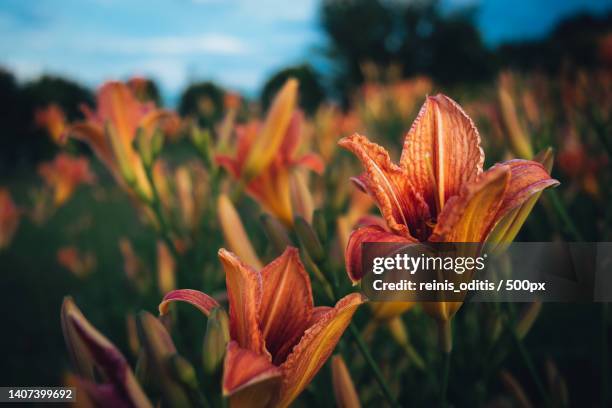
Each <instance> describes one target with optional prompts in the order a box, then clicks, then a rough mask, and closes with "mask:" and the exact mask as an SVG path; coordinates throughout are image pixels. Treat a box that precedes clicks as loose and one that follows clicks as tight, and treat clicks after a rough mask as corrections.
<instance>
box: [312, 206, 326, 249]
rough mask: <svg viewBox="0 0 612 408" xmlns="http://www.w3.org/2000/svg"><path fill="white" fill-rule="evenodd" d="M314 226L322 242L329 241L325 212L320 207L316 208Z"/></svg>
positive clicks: (313, 216) (313, 217)
mask: <svg viewBox="0 0 612 408" xmlns="http://www.w3.org/2000/svg"><path fill="white" fill-rule="evenodd" d="M312 227H313V228H314V230H315V232H316V233H317V236H318V237H319V239H320V240H321V242H325V241H327V221H326V220H325V213H324V212H323V210H322V209H320V208H318V209H316V210H315V211H314V213H313V215H312Z"/></svg>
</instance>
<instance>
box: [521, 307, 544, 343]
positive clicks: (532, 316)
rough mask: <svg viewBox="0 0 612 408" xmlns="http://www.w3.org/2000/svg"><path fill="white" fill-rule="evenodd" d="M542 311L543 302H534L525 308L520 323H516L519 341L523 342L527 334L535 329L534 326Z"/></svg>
mask: <svg viewBox="0 0 612 408" xmlns="http://www.w3.org/2000/svg"><path fill="white" fill-rule="evenodd" d="M541 310H542V302H541V301H537V302H532V303H530V304H528V305H527V306H525V309H523V312H522V313H521V317H520V318H519V321H518V322H517V323H516V335H517V336H518V338H519V339H521V340H522V339H523V338H525V336H526V335H527V333H529V330H530V329H531V327H533V324H534V323H535V321H536V320H537V318H538V316H539V315H540V311H541Z"/></svg>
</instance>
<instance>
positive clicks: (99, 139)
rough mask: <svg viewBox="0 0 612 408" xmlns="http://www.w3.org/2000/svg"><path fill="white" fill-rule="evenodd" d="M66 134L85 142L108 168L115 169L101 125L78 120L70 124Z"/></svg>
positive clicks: (111, 152)
mask: <svg viewBox="0 0 612 408" xmlns="http://www.w3.org/2000/svg"><path fill="white" fill-rule="evenodd" d="M66 134H67V135H70V136H72V137H74V138H75V139H77V140H80V141H82V142H85V143H87V144H88V145H89V147H91V149H92V150H93V151H94V154H95V155H96V156H97V157H98V159H100V161H102V162H103V163H104V164H105V165H106V166H107V167H108V168H109V169H115V164H114V160H113V157H114V156H113V151H112V150H111V147H110V145H109V144H108V143H107V139H106V136H105V135H104V129H103V128H102V127H101V126H98V125H94V124H92V123H89V122H78V123H75V124H74V125H72V126H71V127H70V128H69V129H68V131H67V132H66ZM115 172H116V170H115Z"/></svg>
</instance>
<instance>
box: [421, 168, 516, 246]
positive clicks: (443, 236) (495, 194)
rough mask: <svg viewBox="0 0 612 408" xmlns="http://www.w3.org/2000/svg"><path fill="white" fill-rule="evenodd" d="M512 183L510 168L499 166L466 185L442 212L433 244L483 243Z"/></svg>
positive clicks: (432, 239) (432, 237) (433, 235)
mask: <svg viewBox="0 0 612 408" xmlns="http://www.w3.org/2000/svg"><path fill="white" fill-rule="evenodd" d="M509 180H510V168H509V167H508V166H498V167H495V168H492V169H490V170H488V171H487V172H486V173H483V174H482V175H481V176H480V177H479V178H478V180H477V181H475V182H473V183H468V184H466V185H465V186H463V188H462V190H461V192H460V193H459V195H457V196H455V197H452V198H451V199H450V200H449V201H448V203H447V205H446V206H445V207H444V209H443V210H442V213H441V214H440V216H439V217H438V223H437V225H436V227H435V228H434V231H433V233H432V235H431V237H430V241H432V242H483V241H484V239H485V238H486V237H487V235H488V234H489V232H490V231H491V229H492V227H493V225H494V224H495V222H496V221H497V215H498V213H499V209H500V207H501V206H502V203H503V200H504V197H505V194H506V190H507V189H508V182H509Z"/></svg>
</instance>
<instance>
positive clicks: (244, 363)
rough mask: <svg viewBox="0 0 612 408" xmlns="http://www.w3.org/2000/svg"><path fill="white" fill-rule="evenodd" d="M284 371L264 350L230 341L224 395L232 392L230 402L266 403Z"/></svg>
mask: <svg viewBox="0 0 612 408" xmlns="http://www.w3.org/2000/svg"><path fill="white" fill-rule="evenodd" d="M281 375H282V371H281V370H280V368H278V367H276V366H274V365H273V364H272V363H270V361H269V360H268V359H267V358H266V357H265V356H262V355H260V354H257V353H254V352H252V351H251V350H247V349H244V348H240V346H238V343H236V342H235V341H231V342H230V343H229V344H228V345H227V353H226V354H225V362H224V365H223V395H225V396H230V406H231V407H232V408H234V407H266V406H268V405H269V403H270V402H271V400H272V398H273V396H274V395H276V394H277V392H278V389H279V388H280V385H281Z"/></svg>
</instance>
